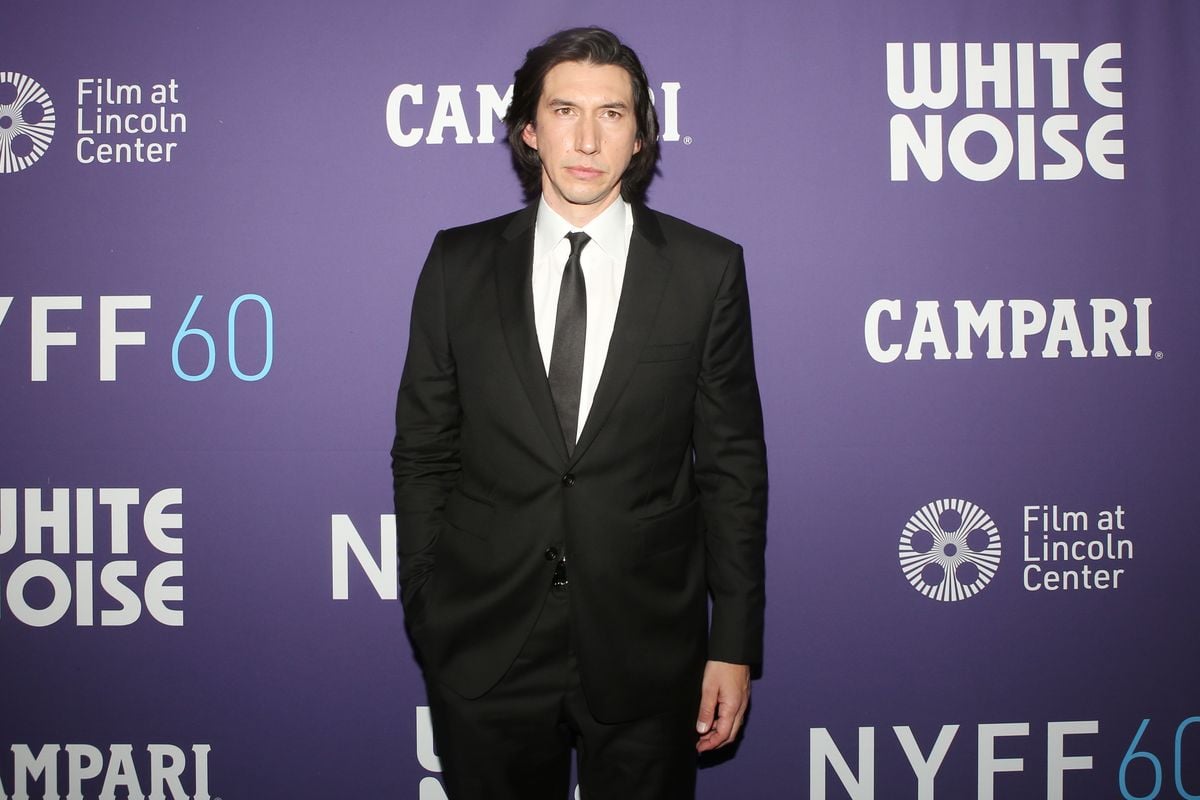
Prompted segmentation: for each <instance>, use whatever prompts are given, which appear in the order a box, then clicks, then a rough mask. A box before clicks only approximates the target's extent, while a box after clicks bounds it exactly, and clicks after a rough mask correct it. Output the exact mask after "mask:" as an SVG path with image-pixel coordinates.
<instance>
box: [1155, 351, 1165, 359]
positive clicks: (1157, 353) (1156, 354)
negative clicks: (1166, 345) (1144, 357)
mask: <svg viewBox="0 0 1200 800" xmlns="http://www.w3.org/2000/svg"><path fill="white" fill-rule="evenodd" d="M1154 360H1155V361H1162V360H1163V352H1162V350H1155V351H1154Z"/></svg>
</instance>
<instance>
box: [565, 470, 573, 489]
mask: <svg viewBox="0 0 1200 800" xmlns="http://www.w3.org/2000/svg"><path fill="white" fill-rule="evenodd" d="M562 485H563V486H565V487H567V488H568V489H570V488H571V487H572V486H574V485H575V476H574V475H572V474H571V473H570V472H568V473H567V474H566V475H563V476H562Z"/></svg>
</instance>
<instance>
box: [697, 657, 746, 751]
mask: <svg viewBox="0 0 1200 800" xmlns="http://www.w3.org/2000/svg"><path fill="white" fill-rule="evenodd" d="M749 705H750V667H749V666H747V665H745V664H730V663H727V662H725V661H709V662H708V663H706V664H705V665H704V683H703V684H702V685H701V688H700V715H699V717H698V718H697V719H696V732H697V733H699V734H700V740H699V741H698V742H696V752H698V753H703V752H705V751H706V750H715V749H717V748H718V747H724V746H725V745H727V744H729V743H730V742H732V741H733V740H734V739H736V738H737V735H738V731H740V730H741V728H742V719H743V718H744V717H745V716H746V708H747V707H748V706H749Z"/></svg>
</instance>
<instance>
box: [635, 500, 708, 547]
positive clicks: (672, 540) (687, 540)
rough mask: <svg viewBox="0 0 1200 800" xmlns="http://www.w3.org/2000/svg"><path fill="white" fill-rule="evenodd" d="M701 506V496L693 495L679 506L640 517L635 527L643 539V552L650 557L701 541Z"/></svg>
mask: <svg viewBox="0 0 1200 800" xmlns="http://www.w3.org/2000/svg"><path fill="white" fill-rule="evenodd" d="M699 506H700V501H699V498H695V497H693V498H692V499H691V500H689V501H688V502H687V503H684V504H683V505H682V506H679V507H678V508H673V509H671V510H670V511H667V512H664V513H662V514H656V515H655V516H653V517H647V518H645V519H639V520H638V521H637V522H636V523H635V524H634V527H633V529H634V532H635V533H636V534H637V535H638V537H639V538H640V539H641V541H642V552H643V554H644V555H645V556H646V557H650V556H654V555H658V554H659V553H666V552H669V551H671V550H675V549H676V548H682V547H685V546H687V545H689V544H695V543H696V542H699V541H700V528H699V525H698V524H697V523H698V519H697V517H696V515H697V513H699Z"/></svg>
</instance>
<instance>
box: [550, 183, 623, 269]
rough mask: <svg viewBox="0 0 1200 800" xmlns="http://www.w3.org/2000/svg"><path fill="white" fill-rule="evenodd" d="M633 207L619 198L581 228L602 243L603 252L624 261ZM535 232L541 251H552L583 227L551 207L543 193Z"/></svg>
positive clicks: (596, 242) (599, 243) (595, 241)
mask: <svg viewBox="0 0 1200 800" xmlns="http://www.w3.org/2000/svg"><path fill="white" fill-rule="evenodd" d="M632 213H633V212H632V209H631V208H630V207H629V203H627V202H625V198H623V197H618V198H617V199H616V200H615V201H614V202H613V203H612V205H610V206H609V207H608V208H606V209H604V210H603V211H601V212H600V215H599V216H597V217H596V218H595V219H593V220H592V221H591V222H589V223H588V224H587V225H584V226H583V228H582V230H583V232H584V233H586V234H587V235H588V236H590V237H591V240H592V241H591V243H592V244H594V245H599V247H600V249H601V250H603V251H604V254H605V255H606V256H608V257H609V258H611V259H614V260H617V261H624V254H625V245H626V241H627V239H628V237H627V236H626V222H627V220H628V219H630V215H631V214H632ZM535 230H536V233H535V234H534V235H535V236H536V237H537V239H538V247H539V250H540V251H541V252H543V253H549V252H551V251H552V250H553V249H554V247H555V246H556V245H557V244H558V243H559V242H560V241H561V240H562V239H563V237H565V236H566V235H567V234H568V233H570V232H571V231H577V230H581V229H580V228H577V227H575V226H574V225H572V224H571V223H569V222H567V221H566V220H565V219H563V218H562V217H561V216H559V214H558V212H557V211H555V210H554V209H552V208H551V207H550V205H549V204H548V203H547V202H546V198H545V197H544V196H543V197H542V199H541V200H539V201H538V210H537V223H536V228H535Z"/></svg>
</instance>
